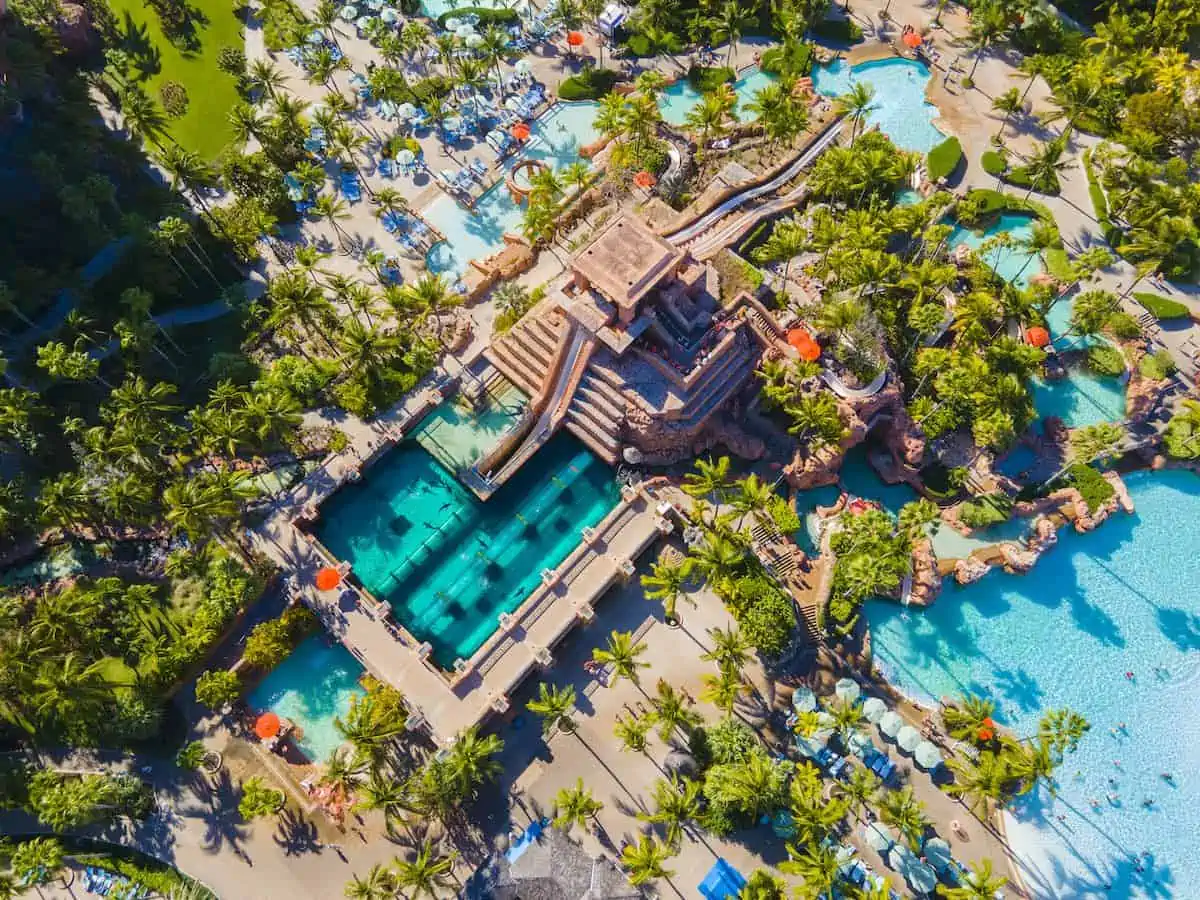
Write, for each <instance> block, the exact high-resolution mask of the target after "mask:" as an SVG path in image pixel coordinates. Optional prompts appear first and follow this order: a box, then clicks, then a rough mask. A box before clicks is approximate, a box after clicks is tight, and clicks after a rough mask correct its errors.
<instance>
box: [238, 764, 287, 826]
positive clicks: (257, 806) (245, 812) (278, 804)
mask: <svg viewBox="0 0 1200 900" xmlns="http://www.w3.org/2000/svg"><path fill="white" fill-rule="evenodd" d="M286 799H287V798H286V797H285V796H284V793H283V791H281V790H279V789H278V788H273V787H269V786H268V785H267V783H266V781H264V780H263V779H262V778H260V777H259V776H257V775H255V776H252V777H250V778H247V779H246V780H245V781H244V782H242V797H241V799H240V800H239V801H238V813H239V814H240V815H241V817H242V818H243V819H245V820H246V821H247V822H249V821H251V820H252V819H258V818H262V817H264V816H273V815H275V814H276V813H277V812H279V811H280V810H281V809H283V804H284V802H285V801H286Z"/></svg>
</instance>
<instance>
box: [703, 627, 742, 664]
mask: <svg viewBox="0 0 1200 900" xmlns="http://www.w3.org/2000/svg"><path fill="white" fill-rule="evenodd" d="M708 637H709V639H710V640H711V641H712V643H713V646H712V649H711V650H707V651H705V652H704V653H703V654H702V655H701V656H700V658H701V659H702V660H704V661H705V662H713V663H716V664H717V667H718V668H721V669H726V668H728V669H732V670H733V671H735V672H740V671H741V670H742V669H743V668H744V667H745V666H746V664H747V663H748V662H749V661H750V649H751V648H750V642H749V641H748V640H746V638H745V636H744V635H743V634H742V632H741V631H740V630H739V629H738V627H737V626H736V625H730V626H729V627H728V628H710V629H708Z"/></svg>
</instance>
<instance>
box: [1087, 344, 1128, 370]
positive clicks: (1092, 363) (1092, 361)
mask: <svg viewBox="0 0 1200 900" xmlns="http://www.w3.org/2000/svg"><path fill="white" fill-rule="evenodd" d="M1087 362H1088V368H1089V369H1091V370H1092V371H1093V372H1095V373H1097V374H1098V375H1111V376H1116V375H1122V374H1124V372H1125V354H1123V353H1122V352H1121V351H1120V350H1118V349H1117V348H1116V347H1114V346H1112V345H1111V344H1097V345H1096V346H1095V347H1091V348H1090V349H1089V350H1088V353H1087Z"/></svg>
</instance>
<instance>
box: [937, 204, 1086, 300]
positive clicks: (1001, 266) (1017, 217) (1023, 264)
mask: <svg viewBox="0 0 1200 900" xmlns="http://www.w3.org/2000/svg"><path fill="white" fill-rule="evenodd" d="M1036 220H1037V217H1036V216H1032V215H1029V214H1028V213H1012V212H1006V213H1001V214H1000V215H999V216H997V217H995V218H994V219H993V220H992V221H991V222H989V223H988V226H987V228H985V229H983V230H982V231H973V230H971V229H970V228H967V227H966V226H965V225H959V224H956V225H955V226H954V230H953V231H952V232H950V237H949V238H948V239H947V240H946V246H947V247H949V248H950V249H951V250H952V251H953V250H954V248H955V247H957V246H958V245H959V244H966V245H967V246H968V247H970V248H971V249H973V250H978V249H979V247H980V246H981V245H982V244H983V242H984V241H986V240H988V239H989V238H994V237H995V236H996V235H998V234H1003V233H1004V232H1006V231H1007V232H1008V234H1009V236H1010V237H1011V238H1012V239H1013V240H1014V241H1023V240H1026V239H1027V238H1028V237H1029V235H1030V234H1032V233H1033V223H1034V222H1035V221H1036ZM983 259H984V262H986V263H987V264H988V265H989V266H991V267H992V269H994V270H995V272H996V274H997V275H999V276H1000V277H1001V278H1003V279H1004V280H1005V281H1007V282H1010V283H1012V284H1015V285H1016V286H1017V287H1020V288H1025V287H1028V286H1029V279H1031V278H1032V277H1033V276H1034V275H1037V274H1039V273H1040V272H1042V271H1043V266H1042V257H1041V254H1038V253H1029V252H1028V251H1026V250H1022V249H1021V248H1020V247H1012V248H1006V247H998V248H996V249H994V250H990V251H989V252H988V253H986V254H984V256H983ZM1058 305H1060V306H1062V305H1064V304H1058Z"/></svg>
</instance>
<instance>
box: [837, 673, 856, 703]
mask: <svg viewBox="0 0 1200 900" xmlns="http://www.w3.org/2000/svg"><path fill="white" fill-rule="evenodd" d="M833 693H834V694H835V695H836V696H837V698H838V699H839V700H841V701H842V702H844V703H853V702H854V701H855V700H857V699H858V698H859V697H860V696H862V688H860V687H859V686H858V682H857V681H855V680H854V679H853V678H843V679H841V680H840V681H838V683H837V684H835V685H834V686H833Z"/></svg>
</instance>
